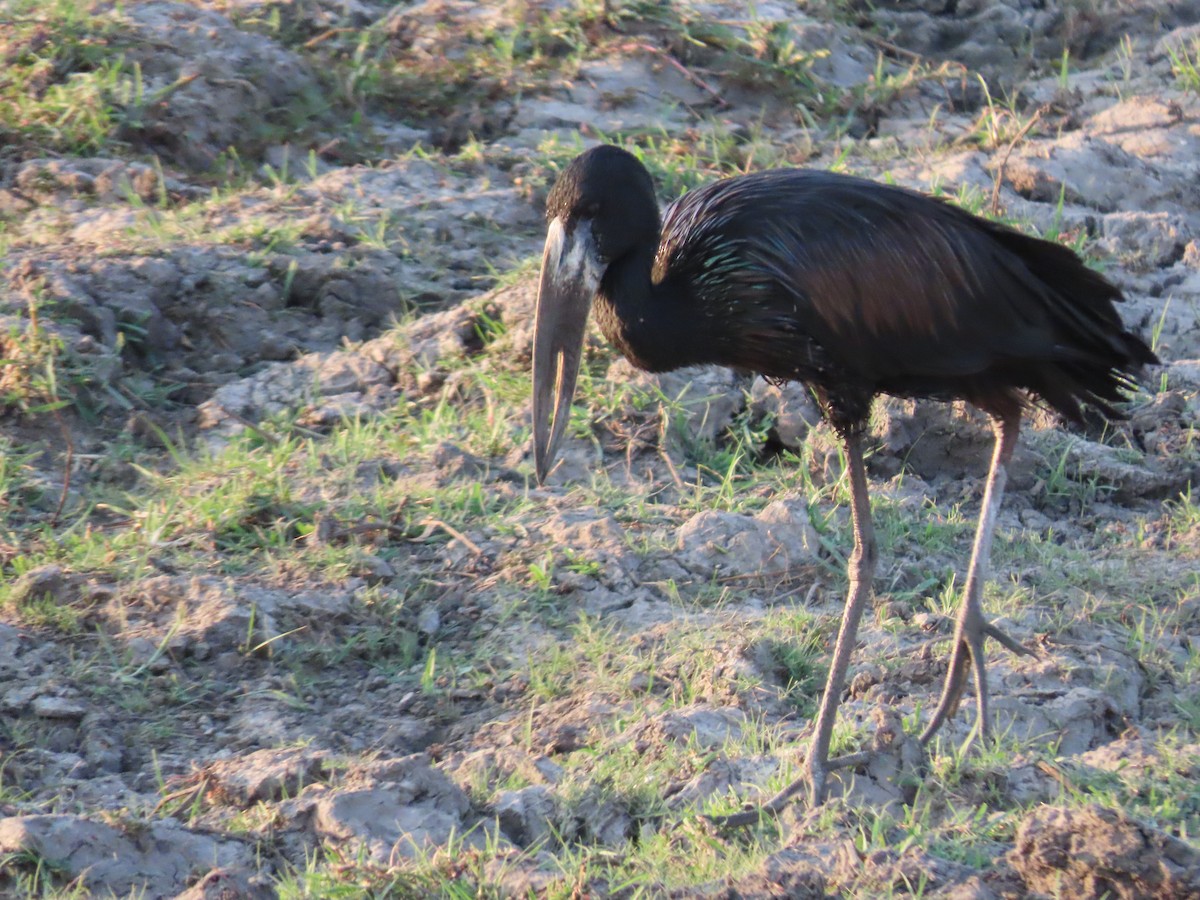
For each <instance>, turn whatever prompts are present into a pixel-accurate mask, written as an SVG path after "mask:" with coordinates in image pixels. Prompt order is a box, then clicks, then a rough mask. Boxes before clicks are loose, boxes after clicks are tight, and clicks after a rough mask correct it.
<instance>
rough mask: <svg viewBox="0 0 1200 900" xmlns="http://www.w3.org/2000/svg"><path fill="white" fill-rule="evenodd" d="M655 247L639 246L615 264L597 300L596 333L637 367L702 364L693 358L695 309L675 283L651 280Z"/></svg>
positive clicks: (660, 369)
mask: <svg viewBox="0 0 1200 900" xmlns="http://www.w3.org/2000/svg"><path fill="white" fill-rule="evenodd" d="M656 250H657V247H656V245H654V244H651V245H648V246H642V247H639V248H637V249H635V250H634V251H632V252H631V253H629V254H626V255H625V256H623V257H621V258H619V259H616V260H614V261H613V262H612V263H611V264H610V265H609V267H608V270H607V272H606V273H605V275H604V280H603V281H602V282H601V284H600V291H599V293H598V294H597V296H596V302H595V314H596V321H597V322H598V323H599V325H600V330H601V331H603V332H604V336H605V337H606V338H608V340H609V342H610V343H611V344H612V345H613V346H614V347H616V348H617V349H618V350H619V351H620V352H621V353H622V354H623V355H624V356H625V358H626V359H628V360H629V361H630V362H631V363H633V365H635V366H637V367H638V368H639V369H646V370H647V371H650V372H666V371H669V370H671V369H678V368H680V367H681V366H688V365H694V364H697V363H702V362H707V360H704V359H699V358H697V357H696V348H697V347H699V346H702V342H700V341H698V340H695V339H694V338H695V337H696V335H695V332H696V328H697V326H698V324H699V323H698V322H697V321H696V319H695V313H696V310H695V309H694V308H692V309H691V311H690V312H689V307H690V306H692V304H689V303H688V297H687V296H686V295H685V292H684V291H682V290H681V289H680V287H679V285H678V284H676V283H674V282H672V281H670V280H668V281H666V282H663V283H661V284H655V283H653V281H652V280H651V278H650V271H651V269H652V267H653V265H654V254H655V252H656Z"/></svg>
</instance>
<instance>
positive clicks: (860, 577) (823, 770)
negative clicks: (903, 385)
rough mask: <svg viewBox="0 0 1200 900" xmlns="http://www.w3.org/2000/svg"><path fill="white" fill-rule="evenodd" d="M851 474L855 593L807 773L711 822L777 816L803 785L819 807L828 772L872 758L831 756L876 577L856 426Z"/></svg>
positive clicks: (850, 434) (850, 439) (849, 443)
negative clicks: (754, 804)
mask: <svg viewBox="0 0 1200 900" xmlns="http://www.w3.org/2000/svg"><path fill="white" fill-rule="evenodd" d="M845 440H846V472H847V474H848V475H849V478H850V515H851V518H852V520H853V522H854V552H853V553H852V554H851V555H850V564H849V575H850V592H849V594H848V595H847V597H846V608H845V610H844V611H843V612H842V625H841V628H840V629H839V631H838V636H837V644H836V645H835V646H834V650H833V660H832V662H830V664H829V676H828V677H827V678H826V680H825V694H824V695H823V696H822V697H821V708H820V710H819V711H818V713H817V723H816V733H815V734H814V735H813V740H812V744H811V745H810V747H809V751H808V759H807V760H806V761H805V766H804V773H803V774H802V775H801V776H800V777H799V778H797V779H796V780H795V781H793V782H792V783H791V784H789V785H788V786H787V787H785V788H784V789H783V790H782V791H780V792H779V793H778V794H776V795H775V796H774V797H772V798H771V799H770V800H768V801H767V802H766V803H764V804H763V805H762V806H761V807H759V808H758V809H751V810H747V811H745V812H741V813H735V814H733V815H730V816H713V817H710V820H711V821H712V822H714V823H716V824H718V825H730V826H740V825H752V824H754V823H755V822H757V821H758V820H759V817H760V816H761V815H763V814H767V815H774V814H775V813H777V812H779V811H780V810H781V809H783V807H784V806H785V805H787V802H788V801H789V800H791V798H792V797H794V796H795V795H796V794H797V793H799V792H800V791H801V790H803V789H804V788H808V799H809V802H810V803H811V804H812V805H813V806H816V805H817V804H819V803H821V802H822V800H824V797H825V781H826V779H827V778H828V777H829V773H830V772H832V771H834V770H836V769H841V768H846V767H848V766H856V765H860V764H861V763H864V762H867V760H868V759H869V756H870V755H869V754H867V753H853V754H850V755H848V756H840V757H837V758H836V759H830V758H829V744H830V741H831V739H832V738H833V724H834V721H835V720H836V718H837V709H838V704H839V703H840V702H841V699H842V687H843V685H844V683H845V681H846V670H847V669H848V668H849V667H850V654H851V653H852V652H853V650H854V640H855V636H856V635H857V634H858V623H859V621H860V620H861V619H862V614H863V609H864V608H865V607H866V605H867V598H868V597H869V596H870V594H871V581H872V579H873V578H874V575H875V558H876V550H875V528H874V526H873V525H872V524H871V500H870V497H869V496H868V494H867V472H866V467H865V466H864V465H863V455H862V438H861V436H860V435H859V432H858V430H857V429H854V428H851V429H846V431H845Z"/></svg>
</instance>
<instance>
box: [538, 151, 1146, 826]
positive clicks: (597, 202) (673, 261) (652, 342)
mask: <svg viewBox="0 0 1200 900" xmlns="http://www.w3.org/2000/svg"><path fill="white" fill-rule="evenodd" d="M546 218H547V220H548V221H549V230H548V234H547V238H546V246H545V251H544V253H543V256H542V271H541V281H540V285H539V291H538V301H537V314H536V324H535V337H534V352H533V434H534V458H535V464H536V468H537V478H538V481H539V482H541V481H542V480H543V479H545V477H546V475H547V474H548V473H549V472H550V469H551V467H552V465H553V462H554V457H555V452H556V450H557V448H558V444H559V440H560V438H561V437H562V434H563V428H564V426H565V425H566V422H567V418H568V416H569V413H570V406H571V400H572V395H573V393H574V390H575V381H576V376H577V374H578V371H579V365H580V359H581V356H582V352H583V342H584V337H585V330H586V324H587V317H588V311H589V309H592V308H594V309H595V311H596V318H597V320H598V322H599V325H600V329H601V330H602V331H603V332H604V335H605V337H607V338H608V340H609V341H610V342H611V343H612V344H613V345H614V346H615V347H616V348H617V349H618V350H620V351H621V353H623V354H624V355H625V356H626V357H627V358H628V359H629V361H630V362H631V363H633V364H634V365H635V366H638V367H639V368H642V369H646V370H649V371H651V372H661V371H666V370H669V369H675V368H678V367H680V366H687V365H694V364H703V363H710V364H717V365H724V366H730V367H734V368H736V369H740V370H745V371H750V372H756V373H759V374H761V375H763V376H766V377H767V378H771V379H779V380H796V381H801V382H804V383H805V384H807V385H808V386H809V387H810V388H811V389H812V390H813V392H814V394H815V395H816V397H817V399H818V401H819V402H820V405H821V408H822V411H823V413H824V416H825V418H826V420H827V421H828V422H829V423H830V425H831V426H832V427H833V428H834V429H835V430H836V431H837V433H838V434H839V436H840V437H841V439H842V440H843V441H844V443H845V448H846V469H847V472H848V477H849V481H850V494H851V507H850V510H851V515H852V521H853V527H854V552H853V553H852V554H851V556H850V560H849V581H850V587H849V595H848V597H847V599H846V607H845V612H844V614H843V617H842V623H841V628H840V631H839V632H838V637H837V643H836V645H835V648H834V653H833V659H832V662H831V663H830V668H829V676H828V679H827V681H826V684H825V693H824V696H823V697H822V701H821V707H820V710H819V712H818V714H817V720H816V726H815V734H814V737H813V742H812V746H811V748H810V750H809V753H808V757H807V761H806V765H805V769H804V772H803V774H802V775H801V777H800V778H798V779H797V780H796V781H795V782H794V783H793V784H791V785H789V786H788V787H787V788H785V789H784V790H783V791H781V792H780V793H779V794H778V795H776V796H775V797H774V798H772V799H771V800H769V801H768V802H767V804H766V805H765V806H764V807H763V810H764V811H766V812H769V813H774V812H777V811H778V810H779V809H780V808H782V806H783V805H784V804H785V803H786V802H787V801H788V799H789V798H790V797H791V796H793V795H794V794H795V793H797V792H798V791H800V790H801V789H802V788H804V787H805V786H807V787H808V796H809V799H810V802H812V803H819V802H821V800H822V799H823V795H824V788H825V782H826V779H827V776H828V774H829V773H830V772H831V771H833V770H835V769H837V768H840V767H843V766H847V765H855V764H858V763H860V762H863V761H864V760H865V756H864V754H854V755H851V756H848V757H841V758H837V759H830V758H829V744H830V737H831V735H832V731H833V724H834V719H835V716H836V712H837V707H838V702H839V700H840V697H841V693H842V687H843V683H844V681H845V676H846V670H847V667H848V665H849V662H850V654H851V650H852V649H853V646H854V641H855V634H856V633H857V630H858V624H859V620H860V619H861V617H862V613H863V607H864V606H865V604H866V600H867V598H868V596H869V594H870V590H871V579H872V577H873V575H874V571H875V561H876V548H875V536H874V531H873V528H872V524H871V513H870V501H869V498H868V496H867V479H866V471H865V469H864V466H863V451H862V435H863V432H864V429H865V425H866V422H867V417H868V413H869V410H870V405H871V402H872V400H873V398H874V396H875V395H876V394H881V393H884V394H892V395H895V396H900V397H930V398H935V399H938V400H956V399H962V400H966V401H968V402H969V403H971V404H973V405H974V406H976V407H977V408H979V409H981V410H983V411H984V412H986V413H988V414H989V415H990V416H991V417H992V420H993V423H994V430H995V433H996V443H995V449H994V452H993V454H992V461H991V469H990V471H989V473H988V478H987V485H986V488H985V489H984V495H983V505H982V509H981V510H980V514H979V525H978V529H977V531H976V535H975V542H974V546H973V548H972V552H971V561H970V564H969V567H968V571H967V579H966V585H965V588H964V593H965V596H964V599H963V602H962V608H961V610H960V614H959V617H958V621H957V625H956V627H955V633H954V639H953V641H954V644H953V651H952V654H951V657H950V662H949V671H948V674H947V676H946V682H945V687H944V689H943V691H942V695H941V699H940V701H939V703H938V705H937V708H936V709H935V711H934V713H933V715H932V716H931V718H930V721H929V723H928V725H927V726H926V727H925V729H924V731H923V732H922V734H921V736H920V741H921V743H922V744H926V743H928V741H929V740H930V738H931V737H932V736H933V735H934V733H935V732H937V730H938V729H939V728H940V727H941V725H942V723H943V722H944V721H945V720H946V718H947V716H950V715H953V714H954V712H955V711H956V710H957V708H958V703H959V700H960V698H961V697H962V694H963V691H964V690H965V688H966V686H967V682H968V680H969V673H970V672H972V671H973V673H974V687H975V696H976V704H977V718H976V722H975V724H974V727H973V729H972V731H971V734H970V737H968V743H969V742H970V740H971V739H972V738H974V737H976V736H978V737H980V738H984V737H986V735H987V731H988V688H987V669H986V666H985V662H984V641H985V639H986V638H988V637H991V638H994V639H996V640H997V641H999V642H1000V643H1001V644H1003V645H1004V646H1005V647H1007V648H1008V649H1009V650H1012V651H1014V652H1016V653H1030V652H1031V651H1029V650H1027V649H1026V648H1025V647H1023V646H1022V645H1021V644H1019V643H1017V642H1016V641H1015V640H1013V639H1012V638H1010V637H1009V636H1008V635H1006V634H1004V633H1003V632H1001V631H1000V630H999V629H998V628H997V627H996V626H995V625H993V624H991V623H989V622H988V621H987V620H985V618H984V612H983V604H982V593H983V583H984V580H985V577H986V573H987V569H988V557H989V550H990V547H991V543H992V534H993V532H994V530H995V525H996V513H997V511H998V509H999V507H1000V500H1001V496H1002V494H1003V491H1004V484H1005V476H1006V471H1007V465H1008V462H1009V459H1010V458H1011V456H1012V453H1013V448H1014V445H1015V444H1016V441H1017V435H1018V432H1019V429H1020V422H1021V414H1022V411H1023V410H1024V409H1025V408H1026V407H1028V406H1030V405H1031V404H1032V403H1034V402H1037V401H1040V402H1041V403H1042V404H1044V405H1046V406H1048V407H1051V408H1053V409H1054V410H1057V411H1058V412H1059V413H1060V414H1061V415H1062V416H1064V417H1065V418H1066V419H1069V420H1073V421H1075V422H1079V421H1081V410H1080V404H1081V403H1086V404H1089V405H1091V406H1094V407H1096V408H1097V409H1099V410H1100V411H1102V412H1103V413H1105V414H1106V415H1108V416H1118V415H1119V414H1118V413H1117V412H1116V411H1115V410H1114V409H1113V408H1112V406H1111V404H1112V403H1114V402H1117V401H1119V400H1121V399H1122V397H1123V394H1124V392H1125V391H1127V390H1128V389H1130V388H1132V387H1133V377H1134V376H1135V375H1136V374H1137V373H1138V371H1139V370H1140V368H1141V367H1142V366H1143V365H1146V364H1150V363H1155V362H1157V359H1156V358H1155V355H1154V353H1153V352H1152V351H1151V350H1150V348H1149V347H1148V346H1146V344H1145V343H1144V342H1143V341H1142V340H1140V339H1139V338H1138V337H1136V336H1134V335H1133V334H1130V333H1129V332H1127V331H1126V330H1125V329H1124V328H1123V326H1122V324H1121V320H1120V318H1119V317H1118V315H1117V312H1116V310H1115V308H1114V306H1113V304H1114V302H1116V301H1119V300H1121V299H1122V296H1121V292H1120V290H1119V289H1118V288H1117V287H1116V286H1115V285H1113V284H1112V283H1111V282H1109V281H1108V280H1106V279H1105V278H1104V277H1102V276H1101V275H1099V274H1097V273H1096V272H1094V271H1092V270H1090V269H1088V268H1087V266H1085V265H1084V263H1083V262H1082V260H1080V258H1079V257H1078V256H1077V255H1076V254H1075V253H1073V252H1072V251H1071V250H1070V249H1068V248H1066V247H1063V246H1062V245H1060V244H1056V243H1051V242H1049V241H1044V240H1039V239H1037V238H1033V237H1029V236H1027V235H1024V234H1021V233H1019V232H1017V231H1015V230H1013V229H1011V228H1008V227H1006V226H1004V225H1000V224H997V223H996V222H990V221H988V220H986V219H982V218H979V217H977V216H975V215H972V214H971V213H968V212H966V211H965V210H963V209H960V208H959V207H957V206H953V205H951V204H949V203H946V202H942V201H940V200H938V199H935V198H933V197H929V196H927V195H924V194H920V193H917V192H915V191H911V190H907V189H905V188H901V187H896V186H892V185H885V184H879V183H877V182H873V181H869V180H865V179H861V178H855V177H851V176H847V175H840V174H834V173H832V172H819V171H805V170H801V169H777V170H773V171H764V172H758V173H755V174H750V175H742V176H738V177H734V178H729V179H726V180H723V181H717V182H715V183H712V184H709V185H707V186H705V187H702V188H699V189H698V190H693V191H691V192H689V193H687V194H685V195H684V196H683V197H682V198H680V199H679V200H676V201H675V202H674V203H673V204H671V206H670V207H669V208H668V209H667V210H666V213H665V218H663V219H661V220H660V217H659V208H658V204H657V202H656V200H655V192H654V184H653V181H652V179H651V177H650V174H649V173H648V172H647V171H646V168H645V167H644V166H643V165H642V164H641V163H640V162H639V161H638V160H637V158H636V157H634V156H633V155H632V154H630V153H628V152H626V151H625V150H622V149H620V148H618V147H612V146H598V147H595V148H593V149H591V150H588V151H587V152H585V153H583V154H582V155H580V156H578V157H576V158H575V159H574V160H573V161H572V162H571V163H570V164H569V165H568V166H567V168H566V169H564V170H563V172H562V174H561V175H560V176H559V178H558V180H557V182H556V183H555V185H554V188H553V189H552V190H551V192H550V196H549V198H548V201H547V209H546ZM757 814H758V813H757V811H756V812H752V813H745V814H739V815H735V816H730V817H727V818H726V819H724V820H723V821H724V822H725V823H726V824H744V823H746V822H750V821H754V820H756V818H757Z"/></svg>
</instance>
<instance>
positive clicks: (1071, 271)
mask: <svg viewBox="0 0 1200 900" xmlns="http://www.w3.org/2000/svg"><path fill="white" fill-rule="evenodd" d="M995 237H996V238H997V239H998V240H999V241H1000V242H1001V243H1003V244H1004V245H1005V246H1007V247H1008V248H1009V249H1010V250H1012V251H1013V252H1014V253H1015V254H1016V255H1017V256H1019V257H1020V258H1021V260H1022V261H1023V262H1024V263H1025V266H1026V267H1027V268H1028V269H1029V271H1030V273H1031V274H1032V275H1033V276H1034V277H1035V278H1036V279H1037V280H1038V281H1039V282H1040V283H1041V284H1042V285H1044V287H1045V298H1046V311H1047V313H1048V314H1049V316H1050V319H1051V321H1052V322H1053V324H1054V328H1055V332H1056V337H1057V340H1056V343H1055V346H1054V352H1053V359H1052V361H1049V362H1048V364H1047V365H1046V366H1042V367H1039V368H1040V369H1042V371H1041V372H1039V373H1038V377H1037V379H1036V382H1037V383H1035V384H1030V385H1029V386H1030V388H1031V389H1032V390H1034V391H1035V392H1036V393H1037V394H1039V395H1040V396H1041V397H1042V399H1043V400H1044V401H1045V402H1046V403H1048V404H1049V405H1050V406H1052V407H1054V408H1055V409H1056V410H1058V411H1059V412H1060V413H1061V414H1062V415H1064V416H1066V417H1067V418H1068V419H1071V420H1073V421H1075V422H1081V421H1082V420H1083V413H1082V411H1081V409H1080V403H1087V404H1090V405H1092V406H1095V407H1097V408H1098V409H1100V410H1102V411H1103V412H1104V414H1105V415H1107V416H1109V417H1112V418H1123V417H1124V416H1123V414H1122V413H1121V412H1120V411H1119V410H1118V409H1116V408H1115V407H1114V406H1113V404H1114V403H1119V402H1121V401H1122V400H1123V399H1124V398H1125V395H1126V393H1128V392H1129V391H1131V390H1133V389H1134V388H1136V386H1137V377H1138V376H1139V375H1140V374H1141V372H1142V369H1143V367H1145V366H1148V365H1153V364H1155V363H1157V362H1158V361H1159V360H1158V357H1157V356H1156V355H1155V353H1154V351H1153V350H1151V349H1150V347H1149V346H1148V345H1147V344H1146V342H1145V341H1143V340H1142V339H1141V338H1140V337H1138V336H1137V335H1136V334H1133V333H1132V332H1130V331H1128V330H1127V329H1126V328H1125V326H1124V324H1123V323H1122V321H1121V317H1120V315H1118V313H1117V310H1116V306H1115V304H1116V303H1119V302H1121V301H1123V300H1124V299H1125V298H1124V296H1123V295H1122V294H1121V290H1120V288H1118V287H1117V286H1116V285H1115V284H1113V283H1112V282H1111V281H1109V280H1108V279H1107V278H1105V277H1104V276H1103V275H1101V274H1100V273H1099V272H1096V271H1094V270H1092V269H1089V268H1088V267H1087V265H1086V264H1085V263H1084V262H1083V260H1082V259H1080V258H1079V256H1078V255H1077V254H1076V253H1075V252H1074V251H1072V250H1071V249H1070V248H1068V247H1064V246H1063V245H1061V244H1056V243H1053V242H1050V241H1044V240H1040V239H1038V238H1032V237H1028V236H1027V235H1023V234H1021V233H1020V232H1017V231H1013V230H1011V229H1008V228H1003V227H1002V226H1001V227H1000V228H998V229H997V231H996V232H995Z"/></svg>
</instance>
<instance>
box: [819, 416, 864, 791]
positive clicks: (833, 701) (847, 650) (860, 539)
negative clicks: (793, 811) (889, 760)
mask: <svg viewBox="0 0 1200 900" xmlns="http://www.w3.org/2000/svg"><path fill="white" fill-rule="evenodd" d="M846 473H847V475H848V476H849V478H850V516H851V520H852V521H853V523H854V552H853V553H851V554H850V561H849V566H848V570H849V571H848V574H849V576H850V590H849V593H847V595H846V608H845V609H844V610H843V612H842V625H841V628H840V629H839V630H838V636H837V644H836V645H834V649H833V660H832V661H831V662H830V664H829V676H828V677H827V678H826V679H825V693H824V695H822V697H821V708H820V710H819V711H818V712H817V724H816V733H815V734H814V735H813V741H812V747H811V748H810V749H809V751H808V761H807V764H806V765H805V769H806V770H807V772H806V775H807V777H808V785H809V794H808V798H809V802H811V803H812V805H813V806H816V805H817V804H819V803H820V802H821V801H822V800H823V799H824V797H825V779H826V778H827V777H828V775H829V773H830V772H831V771H833V769H836V768H841V767H842V766H846V765H855V764H857V763H858V762H859V761H860V760H859V756H860V754H855V756H854V757H853V758H851V757H846V758H843V759H840V760H832V761H831V760H830V759H829V743H830V741H831V740H832V738H833V724H834V721H835V720H836V718H837V708H838V704H839V703H840V702H841V699H842V687H843V686H844V684H845V681H846V670H847V669H848V668H849V667H850V655H851V653H853V652H854V641H855V638H856V636H857V635H858V623H859V622H860V621H861V620H862V614H863V610H864V609H865V608H866V605H867V598H869V597H870V596H871V581H872V580H873V579H874V577H875V559H876V555H877V554H876V547H875V526H874V525H873V524H872V522H871V498H870V496H869V495H868V494H867V470H866V466H865V465H864V464H863V455H862V437H861V435H860V434H859V432H858V431H857V430H850V431H847V432H846ZM863 759H865V757H863Z"/></svg>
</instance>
